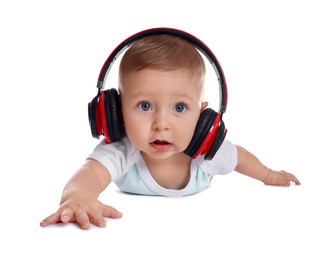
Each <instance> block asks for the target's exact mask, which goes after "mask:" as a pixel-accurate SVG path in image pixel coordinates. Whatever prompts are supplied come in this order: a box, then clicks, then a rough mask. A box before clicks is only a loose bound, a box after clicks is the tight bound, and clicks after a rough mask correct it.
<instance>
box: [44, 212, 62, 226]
mask: <svg viewBox="0 0 330 260" xmlns="http://www.w3.org/2000/svg"><path fill="white" fill-rule="evenodd" d="M60 221H61V212H59V211H58V212H55V213H53V214H51V215H50V216H48V217H47V218H45V219H44V220H43V221H41V222H40V226H41V227H47V226H48V225H51V224H55V223H58V222H60Z"/></svg>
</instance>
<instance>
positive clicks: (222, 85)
mask: <svg viewBox="0 0 330 260" xmlns="http://www.w3.org/2000/svg"><path fill="white" fill-rule="evenodd" d="M158 34H168V35H173V36H177V37H181V38H183V39H184V40H186V41H188V42H189V43H191V44H192V45H194V47H195V48H196V49H198V50H199V51H201V52H202V53H203V54H204V55H205V57H206V58H207V59H208V60H209V61H210V63H211V65H212V67H213V69H214V70H215V73H216V76H217V79H218V83H219V98H221V101H220V102H219V112H220V113H224V112H225V111H226V107H227V84H226V79H225V76H224V73H223V70H222V68H221V65H220V63H219V62H218V60H217V58H216V56H215V55H214V54H213V53H212V51H211V50H210V49H209V47H207V46H206V45H205V44H204V43H203V42H202V41H201V40H199V39H198V38H196V37H195V36H193V35H191V34H189V33H187V32H184V31H181V30H178V29H173V28H165V27H160V28H152V29H147V30H144V31H141V32H138V33H136V34H133V35H132V36H130V37H128V38H127V39H126V40H124V41H123V42H122V43H120V44H119V45H118V46H117V47H116V48H115V49H114V50H113V51H112V53H111V54H110V55H109V57H108V58H107V60H106V61H105V63H104V64H103V67H102V69H101V71H100V74H99V78H98V82H97V88H98V89H99V91H100V90H101V89H103V86H104V84H105V80H106V78H107V75H108V72H109V71H110V69H111V67H112V65H113V63H114V62H115V60H116V59H117V57H118V56H119V55H120V54H121V53H122V52H123V51H124V50H126V49H128V48H129V47H130V46H131V45H132V44H133V43H134V42H135V41H137V40H139V39H141V38H144V37H147V36H151V35H158Z"/></svg>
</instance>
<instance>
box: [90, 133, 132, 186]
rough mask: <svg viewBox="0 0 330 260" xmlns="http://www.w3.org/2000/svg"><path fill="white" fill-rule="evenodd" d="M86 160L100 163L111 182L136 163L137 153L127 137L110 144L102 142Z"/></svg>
mask: <svg viewBox="0 0 330 260" xmlns="http://www.w3.org/2000/svg"><path fill="white" fill-rule="evenodd" d="M87 159H94V160H96V161H98V162H100V163H101V164H102V165H103V166H104V167H105V168H106V169H107V170H108V172H109V173H110V176H111V181H116V180H118V179H119V178H120V177H121V176H122V174H124V173H126V172H127V171H128V169H129V168H130V167H131V166H132V165H133V164H134V163H135V162H136V161H137V159H138V151H137V149H136V148H134V147H133V146H132V144H131V143H130V142H129V140H128V138H127V137H124V138H123V139H122V140H121V141H118V142H114V143H110V144H107V143H105V142H104V140H102V141H101V142H100V143H99V144H98V145H97V146H96V147H95V148H94V150H93V152H92V153H91V154H90V155H89V156H88V157H87Z"/></svg>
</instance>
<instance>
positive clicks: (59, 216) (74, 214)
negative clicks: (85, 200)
mask: <svg viewBox="0 0 330 260" xmlns="http://www.w3.org/2000/svg"><path fill="white" fill-rule="evenodd" d="M86 205H87V206H86ZM86 205H84V206H82V205H79V204H78V203H74V202H68V201H67V202H65V203H64V204H62V205H61V207H60V208H59V209H58V210H57V211H56V212H55V213H53V214H51V215H50V216H48V217H47V218H45V219H44V220H43V221H41V222H40V226H41V227H46V226H48V225H51V224H56V223H60V222H62V223H69V222H76V223H78V224H79V226H80V227H81V228H82V229H88V228H89V226H90V223H92V224H94V225H96V226H98V227H103V226H105V220H104V218H105V217H109V218H121V216H122V213H120V212H119V211H117V210H116V209H115V208H113V207H110V206H107V205H104V204H102V203H101V202H99V201H94V202H92V203H89V204H86Z"/></svg>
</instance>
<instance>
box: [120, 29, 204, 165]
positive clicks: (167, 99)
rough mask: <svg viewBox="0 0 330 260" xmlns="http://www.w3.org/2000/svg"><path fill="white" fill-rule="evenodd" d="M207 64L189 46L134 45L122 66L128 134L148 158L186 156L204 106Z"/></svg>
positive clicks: (155, 39) (172, 40)
mask: <svg viewBox="0 0 330 260" xmlns="http://www.w3.org/2000/svg"><path fill="white" fill-rule="evenodd" d="M204 78H205V64H204V60H203V58H202V57H201V55H200V54H199V52H198V51H197V50H196V49H195V47H194V46H193V45H192V44H190V43H188V42H187V41H185V40H183V39H181V38H179V37H176V36H171V35H155V36H148V37H144V38H142V39H140V40H138V41H136V42H135V43H134V44H133V45H132V46H131V47H130V48H129V49H128V50H127V51H126V53H125V54H124V55H123V58H122V60H121V63H120V66H119V92H120V97H121V104H122V106H121V107H122V115H123V119H124V126H125V130H126V134H127V136H128V138H129V139H130V141H131V143H132V144H133V145H134V146H135V147H137V148H138V149H139V150H140V151H141V152H142V154H143V155H145V156H146V157H149V158H158V159H160V158H162V159H164V158H169V157H171V156H172V155H174V154H180V153H181V154H182V152H183V151H184V150H185V149H186V148H187V146H188V144H189V143H190V141H191V139H192V136H193V133H194V130H195V128H196V124H197V121H198V119H199V116H200V113H201V111H202V110H203V109H204V108H205V107H206V106H207V103H206V102H203V94H204Z"/></svg>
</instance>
